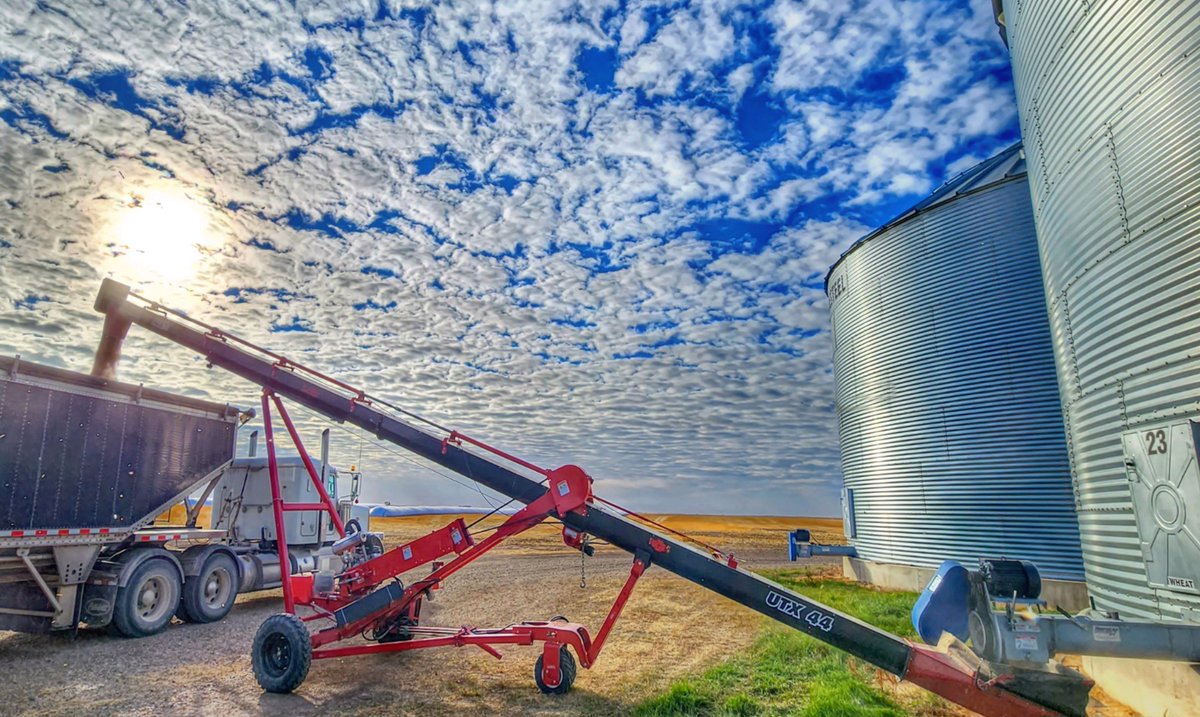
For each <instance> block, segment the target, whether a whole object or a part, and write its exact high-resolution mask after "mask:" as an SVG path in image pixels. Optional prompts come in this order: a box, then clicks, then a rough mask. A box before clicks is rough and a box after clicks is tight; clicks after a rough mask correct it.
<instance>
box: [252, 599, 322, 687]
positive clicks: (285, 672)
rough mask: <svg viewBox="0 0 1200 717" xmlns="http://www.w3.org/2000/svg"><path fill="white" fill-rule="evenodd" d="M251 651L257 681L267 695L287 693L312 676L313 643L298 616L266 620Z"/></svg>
mask: <svg viewBox="0 0 1200 717" xmlns="http://www.w3.org/2000/svg"><path fill="white" fill-rule="evenodd" d="M250 649H251V653H250V663H251V665H253V667H254V679H256V680H258V685H259V686H260V687H262V688H263V689H264V690H266V691H267V692H275V693H277V694H286V693H288V692H291V691H292V690H294V689H296V688H297V687H299V686H300V683H301V682H304V678H305V677H307V676H308V668H309V665H311V664H312V640H311V639H310V638H309V636H308V628H306V627H304V622H303V621H301V620H300V618H298V617H296V616H295V615H290V614H288V613H285V612H282V613H279V614H277V615H272V616H271V617H268V618H267V619H266V620H264V621H263V624H262V625H261V626H260V627H259V628H258V632H257V633H256V634H255V635H254V645H253V647H251V648H250Z"/></svg>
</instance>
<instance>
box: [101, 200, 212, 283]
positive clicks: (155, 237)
mask: <svg viewBox="0 0 1200 717" xmlns="http://www.w3.org/2000/svg"><path fill="white" fill-rule="evenodd" d="M209 220H210V216H209V212H208V211H207V210H206V208H205V207H204V206H203V205H202V204H200V203H199V202H197V201H196V200H194V199H192V198H191V197H189V196H188V195H187V194H184V193H182V192H172V191H166V190H153V191H148V192H145V193H144V194H134V195H132V196H131V197H130V199H129V201H128V202H125V203H123V204H122V205H121V206H120V207H119V208H118V209H117V211H116V213H115V216H114V217H113V221H112V224H111V227H110V229H109V231H108V234H109V236H108V237H107V239H108V248H109V249H110V250H111V251H112V254H113V256H114V257H115V258H117V259H118V262H117V263H118V264H119V271H120V273H123V274H125V273H132V274H135V276H129V277H128V278H130V279H133V280H135V281H137V282H138V283H150V282H164V283H170V282H178V281H181V280H184V279H187V278H190V277H191V276H193V275H194V274H195V273H196V270H197V268H198V266H199V264H200V261H201V259H203V258H204V256H206V255H207V254H209V253H211V252H212V250H213V244H214V240H213V236H212V234H211V233H210V232H209Z"/></svg>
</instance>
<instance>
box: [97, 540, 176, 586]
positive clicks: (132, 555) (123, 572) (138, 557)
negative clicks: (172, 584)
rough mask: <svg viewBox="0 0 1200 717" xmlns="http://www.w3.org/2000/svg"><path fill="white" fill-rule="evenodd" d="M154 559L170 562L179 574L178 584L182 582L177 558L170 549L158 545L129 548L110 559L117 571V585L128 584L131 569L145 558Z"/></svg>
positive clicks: (144, 560) (136, 567)
mask: <svg viewBox="0 0 1200 717" xmlns="http://www.w3.org/2000/svg"><path fill="white" fill-rule="evenodd" d="M154 559H162V560H166V561H167V562H169V563H171V565H172V566H173V567H174V568H175V571H176V572H177V573H178V574H179V584H180V585H182V584H183V580H184V572H183V566H182V565H180V564H179V559H178V558H176V557H175V555H174V554H173V553H172V552H171V551H169V550H167V549H165V548H159V547H146V548H140V547H139V548H130V549H129V550H126V551H125V552H123V553H121V554H119V555H117V556H116V557H115V558H113V559H112V562H113V563H114V564H115V566H114V567H115V570H114V571H113V572H116V573H117V587H121V588H123V587H125V586H126V585H128V584H129V576H131V575H132V574H133V571H134V570H137V569H138V566H139V565H141V564H142V563H144V562H146V561H147V560H154Z"/></svg>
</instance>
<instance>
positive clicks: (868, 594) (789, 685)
mask: <svg viewBox="0 0 1200 717" xmlns="http://www.w3.org/2000/svg"><path fill="white" fill-rule="evenodd" d="M766 576H767V577H769V578H770V579H772V580H775V581H777V582H779V583H781V584H783V585H785V586H787V587H790V588H792V589H794V590H796V591H798V592H800V593H801V594H803V595H806V596H808V597H810V598H812V599H813V600H816V601H818V602H822V603H825V604H826V605H829V606H830V607H833V608H836V609H838V610H840V611H842V612H845V613H848V614H850V615H853V616H855V617H857V618H859V619H861V620H864V621H866V622H869V623H871V624H873V625H877V626H878V627H881V628H883V629H885V630H888V631H889V632H893V633H896V634H898V635H902V636H905V637H911V636H912V635H913V629H912V624H911V623H910V621H909V612H910V610H911V609H912V605H913V602H915V601H916V599H917V594H916V593H910V592H885V591H881V590H875V589H871V588H867V587H863V586H860V585H854V584H850V583H845V582H841V581H837V580H830V579H827V578H821V577H814V576H812V575H809V574H808V573H807V572H806V571H804V570H778V571H771V572H768V573H766ZM714 638H715V639H719V638H720V635H719V634H714ZM875 674H876V671H875V668H874V667H872V666H871V665H867V664H865V663H863V662H861V661H859V660H856V659H854V658H851V657H849V656H847V655H846V654H845V653H843V652H840V651H838V650H835V649H834V648H832V647H829V646H828V645H825V644H824V643H821V642H818V641H816V640H814V639H812V638H810V637H808V636H806V635H804V634H802V633H800V632H797V631H796V630H793V629H791V628H788V627H785V626H783V625H781V624H779V623H776V622H774V621H771V622H770V623H769V624H768V625H767V626H766V627H764V628H763V632H762V634H760V635H759V636H758V637H757V639H756V640H755V642H754V644H753V645H752V646H751V648H750V649H749V650H747V651H745V652H743V653H742V654H740V655H738V656H736V657H733V658H731V659H729V660H727V661H726V662H724V663H722V664H720V665H717V666H716V667H713V668H711V669H709V670H708V671H707V672H704V673H703V674H700V675H697V676H694V677H690V678H686V679H683V680H680V681H678V682H676V683H675V684H673V685H671V687H670V689H668V690H667V691H666V692H665V693H663V694H661V695H657V696H655V697H652V698H650V699H648V700H646V701H644V702H642V703H641V704H640V705H638V706H637V708H636V710H635V711H634V714H635V715H637V716H638V717H752V716H757V715H764V716H770V715H797V716H799V717H905V716H907V715H913V714H921V713H922V712H923V711H924V709H922V708H923V707H926V706H933V705H934V704H936V698H932V697H931V698H929V700H928V701H926V702H919V703H917V704H905V705H901V704H899V703H897V702H896V700H895V699H894V697H893V696H892V695H891V694H890V693H889V692H886V691H884V690H882V689H879V688H878V687H876V686H875V684H874V679H875Z"/></svg>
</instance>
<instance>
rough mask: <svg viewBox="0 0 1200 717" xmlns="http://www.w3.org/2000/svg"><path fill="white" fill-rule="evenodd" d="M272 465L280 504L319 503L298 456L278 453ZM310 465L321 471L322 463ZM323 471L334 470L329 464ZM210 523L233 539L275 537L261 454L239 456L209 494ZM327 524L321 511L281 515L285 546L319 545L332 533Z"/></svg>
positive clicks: (315, 490) (264, 462)
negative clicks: (277, 471)
mask: <svg viewBox="0 0 1200 717" xmlns="http://www.w3.org/2000/svg"><path fill="white" fill-rule="evenodd" d="M277 465H278V466H279V489H280V493H281V495H282V497H283V501H284V502H285V503H320V502H321V495H320V493H318V492H317V489H316V487H315V486H313V484H312V480H311V479H309V477H308V471H307V470H305V468H304V463H303V461H302V460H301V459H300V457H299V456H280V457H279V458H278V460H277ZM313 465H314V466H316V469H317V474H318V475H320V474H321V469H322V466H321V462H320V461H313ZM328 472H329V473H331V474H336V469H334V468H333V467H332V466H330V467H329V469H328ZM327 478H332V476H331V475H330V476H327ZM330 483H331V484H333V481H332V480H331V481H330ZM211 523H212V527H213V528H214V529H218V530H225V531H228V532H229V534H230V537H231V538H232V539H233V540H235V541H247V540H248V541H254V540H268V541H275V539H276V537H275V514H274V512H273V510H272V508H271V481H270V474H269V469H268V467H267V459H266V457H252V458H238V459H236V460H234V461H233V462H232V463H231V464H230V466H229V468H228V469H226V471H225V475H223V476H222V477H221V481H220V482H219V483H218V484H217V489H216V490H215V491H214V493H213V506H212V521H211ZM323 523H324V525H323ZM328 523H329V517H328V514H326V513H324V512H322V511H316V510H304V511H288V512H286V513H284V514H283V524H284V530H285V531H286V533H287V543H288V545H320V544H321V543H322V542H323V540H325V539H328V538H329V537H336V535H335V534H334V532H333V528H332V526H330V525H328Z"/></svg>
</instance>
